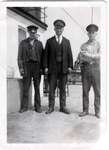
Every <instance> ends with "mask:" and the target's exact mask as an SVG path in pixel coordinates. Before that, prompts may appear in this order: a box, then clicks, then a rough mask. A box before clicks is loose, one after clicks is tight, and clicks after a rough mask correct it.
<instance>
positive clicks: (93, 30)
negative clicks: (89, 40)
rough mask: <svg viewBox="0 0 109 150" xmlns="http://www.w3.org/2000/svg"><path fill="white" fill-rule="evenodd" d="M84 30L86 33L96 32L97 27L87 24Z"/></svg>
mask: <svg viewBox="0 0 109 150" xmlns="http://www.w3.org/2000/svg"><path fill="white" fill-rule="evenodd" d="M86 30H87V31H88V32H97V31H98V26H97V25H95V24H89V25H88V26H87V27H86Z"/></svg>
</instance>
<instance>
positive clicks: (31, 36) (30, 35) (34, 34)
mask: <svg viewBox="0 0 109 150" xmlns="http://www.w3.org/2000/svg"><path fill="white" fill-rule="evenodd" d="M28 33H29V37H30V39H35V38H36V33H37V32H36V31H28Z"/></svg>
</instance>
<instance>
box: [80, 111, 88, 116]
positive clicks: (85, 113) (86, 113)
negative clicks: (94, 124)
mask: <svg viewBox="0 0 109 150" xmlns="http://www.w3.org/2000/svg"><path fill="white" fill-rule="evenodd" d="M88 114H89V113H88V112H85V111H83V112H82V113H80V114H79V117H84V116H86V115H88Z"/></svg>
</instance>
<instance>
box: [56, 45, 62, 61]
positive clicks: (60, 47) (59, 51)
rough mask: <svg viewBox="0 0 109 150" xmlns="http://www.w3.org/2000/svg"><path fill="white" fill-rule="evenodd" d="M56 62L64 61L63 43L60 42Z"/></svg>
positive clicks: (57, 47)
mask: <svg viewBox="0 0 109 150" xmlns="http://www.w3.org/2000/svg"><path fill="white" fill-rule="evenodd" d="M56 62H57V63H60V62H62V43H61V44H58V43H57V46H56Z"/></svg>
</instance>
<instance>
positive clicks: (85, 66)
mask: <svg viewBox="0 0 109 150" xmlns="http://www.w3.org/2000/svg"><path fill="white" fill-rule="evenodd" d="M86 31H87V33H88V37H89V40H88V41H87V42H85V43H84V44H82V46H81V51H80V53H79V55H78V59H77V63H79V64H80V67H81V75H82V85H83V112H82V113H80V114H79V116H80V117H83V116H86V115H88V114H89V91H90V88H91V86H92V87H93V90H94V108H95V116H96V117H97V118H99V117H100V44H99V42H98V41H96V35H97V31H98V26H97V25H95V24H90V25H88V26H87V27H86Z"/></svg>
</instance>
